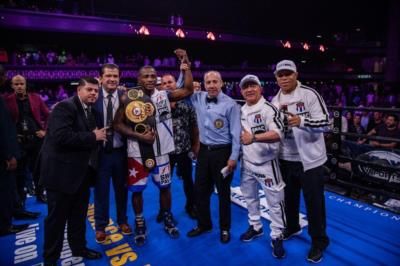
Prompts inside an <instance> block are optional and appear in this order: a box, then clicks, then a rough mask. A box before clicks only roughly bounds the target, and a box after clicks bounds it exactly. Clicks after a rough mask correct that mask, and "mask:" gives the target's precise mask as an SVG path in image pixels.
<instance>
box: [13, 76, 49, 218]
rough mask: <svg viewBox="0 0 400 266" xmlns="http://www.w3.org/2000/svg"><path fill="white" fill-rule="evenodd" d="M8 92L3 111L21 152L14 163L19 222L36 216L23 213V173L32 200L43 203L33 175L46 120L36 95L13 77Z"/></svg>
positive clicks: (22, 80)
mask: <svg viewBox="0 0 400 266" xmlns="http://www.w3.org/2000/svg"><path fill="white" fill-rule="evenodd" d="M11 88H12V89H13V90H14V93H12V94H10V95H8V96H7V97H6V98H5V102H6V104H7V108H8V110H9V111H10V114H11V117H12V120H13V121H14V123H15V125H16V127H17V136H18V145H19V148H20V150H21V158H20V159H19V160H18V169H17V179H16V180H17V192H18V193H17V194H18V195H17V202H16V206H18V207H19V208H17V211H16V213H15V214H14V216H15V217H16V218H22V219H27V218H30V219H33V218H36V217H37V216H38V214H37V213H31V212H27V211H25V210H24V205H25V199H26V192H25V184H26V179H27V176H28V175H27V173H29V172H28V171H30V172H31V173H32V176H33V181H34V184H35V187H36V191H35V193H36V197H37V200H38V201H39V202H46V198H45V196H44V195H43V189H42V188H41V187H40V186H39V185H38V181H39V177H38V175H37V174H36V173H35V172H34V168H35V164H36V160H37V156H38V153H39V150H40V147H41V145H42V142H43V138H44V136H45V134H46V131H45V128H46V122H47V118H48V117H49V109H48V108H47V106H46V105H45V103H44V102H43V101H42V99H41V98H40V96H39V94H37V93H28V92H27V87H26V79H25V78H24V77H23V76H21V75H16V76H14V77H13V78H12V79H11Z"/></svg>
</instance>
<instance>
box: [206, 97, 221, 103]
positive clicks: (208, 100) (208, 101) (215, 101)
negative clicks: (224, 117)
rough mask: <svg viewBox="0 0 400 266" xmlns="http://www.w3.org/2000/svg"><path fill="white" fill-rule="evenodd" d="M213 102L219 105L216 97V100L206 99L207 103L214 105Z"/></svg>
mask: <svg viewBox="0 0 400 266" xmlns="http://www.w3.org/2000/svg"><path fill="white" fill-rule="evenodd" d="M212 102H213V103H215V104H217V102H218V99H217V97H214V98H209V97H206V103H212Z"/></svg>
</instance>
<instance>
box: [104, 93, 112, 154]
mask: <svg viewBox="0 0 400 266" xmlns="http://www.w3.org/2000/svg"><path fill="white" fill-rule="evenodd" d="M107 99H108V102H107V115H106V126H107V127H108V129H107V142H106V147H105V150H106V152H111V151H112V149H113V139H114V137H113V135H114V134H113V130H112V122H113V104H112V94H111V93H109V94H108V95H107Z"/></svg>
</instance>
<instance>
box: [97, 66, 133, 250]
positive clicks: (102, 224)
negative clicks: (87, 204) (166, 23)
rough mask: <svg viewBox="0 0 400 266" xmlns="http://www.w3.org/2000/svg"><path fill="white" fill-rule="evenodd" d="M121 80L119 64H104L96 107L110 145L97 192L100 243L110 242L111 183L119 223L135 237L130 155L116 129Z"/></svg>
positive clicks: (105, 148) (101, 156)
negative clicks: (129, 215) (128, 182)
mask: <svg viewBox="0 0 400 266" xmlns="http://www.w3.org/2000/svg"><path fill="white" fill-rule="evenodd" d="M119 78H120V71H119V67H118V66H117V65H115V64H104V65H103V66H102V67H101V70H100V82H101V88H100V91H99V98H98V99H97V101H96V103H95V104H94V109H95V110H96V114H98V116H97V117H96V118H97V126H98V127H99V128H102V127H104V126H107V127H108V128H107V141H106V142H104V143H103V145H100V152H99V169H98V175H97V178H96V185H95V190H94V208H95V212H94V219H95V228H96V242H97V243H104V241H106V232H105V228H106V227H107V226H108V223H109V209H110V179H112V182H113V187H114V196H115V203H116V204H115V205H116V209H117V223H118V227H119V230H120V231H121V233H122V234H124V235H131V234H132V229H131V228H130V226H129V225H128V222H127V216H126V208H127V207H126V206H127V201H128V190H127V186H126V180H125V179H126V175H127V168H128V167H127V155H126V144H125V138H123V137H122V136H121V135H120V134H119V133H118V132H115V131H114V129H113V127H112V122H113V120H114V116H115V113H116V112H117V110H118V107H119V105H120V96H121V94H123V91H119V90H118V85H119Z"/></svg>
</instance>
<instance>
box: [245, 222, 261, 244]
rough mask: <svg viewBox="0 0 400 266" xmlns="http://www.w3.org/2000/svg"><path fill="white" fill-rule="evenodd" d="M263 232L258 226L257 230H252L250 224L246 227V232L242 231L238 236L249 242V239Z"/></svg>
mask: <svg viewBox="0 0 400 266" xmlns="http://www.w3.org/2000/svg"><path fill="white" fill-rule="evenodd" d="M263 234H264V231H263V229H262V228H260V229H259V230H258V231H256V230H254V227H253V226H252V225H250V226H249V228H248V229H247V231H246V232H244V233H243V234H242V235H241V236H240V240H242V241H244V242H250V241H251V240H253V239H255V238H257V237H259V236H262V235H263Z"/></svg>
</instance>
